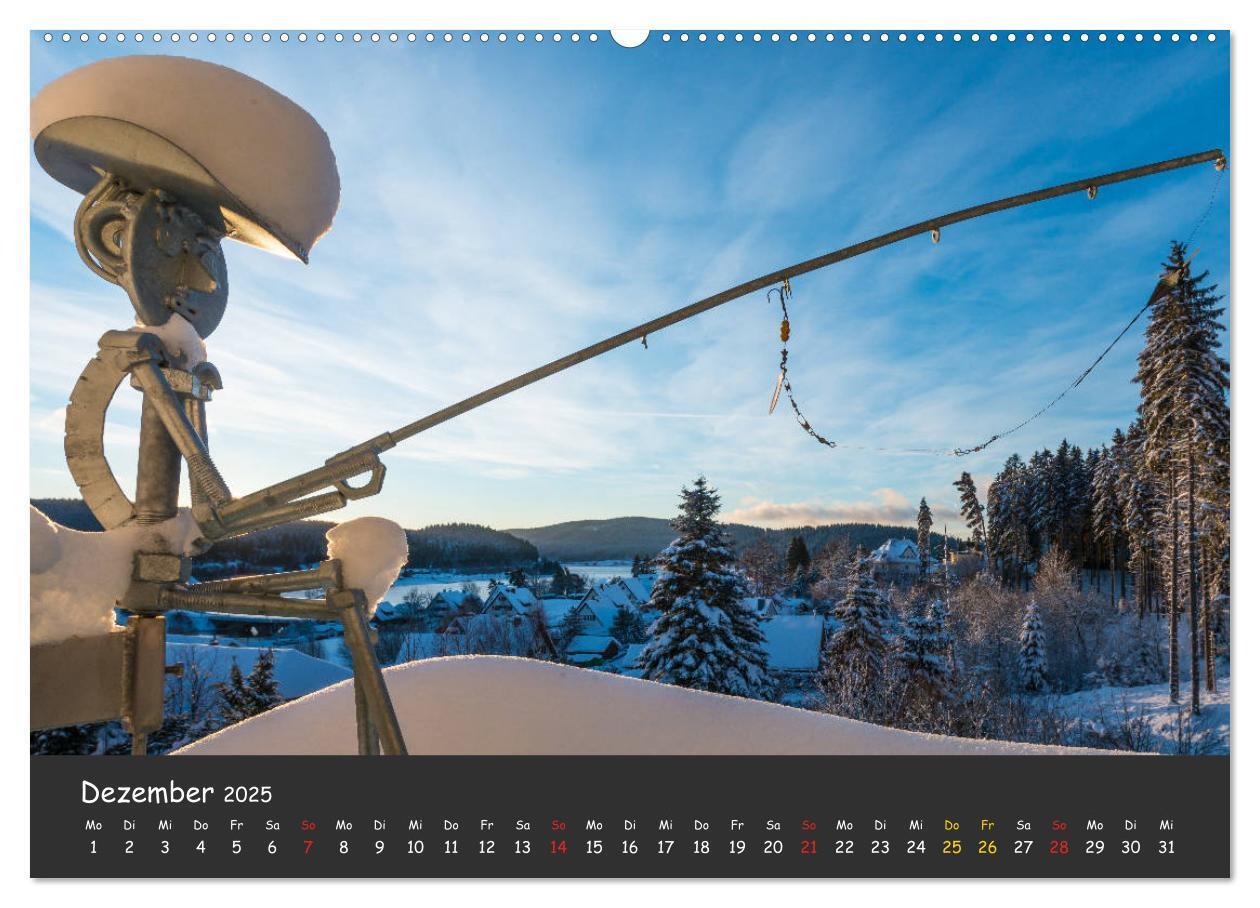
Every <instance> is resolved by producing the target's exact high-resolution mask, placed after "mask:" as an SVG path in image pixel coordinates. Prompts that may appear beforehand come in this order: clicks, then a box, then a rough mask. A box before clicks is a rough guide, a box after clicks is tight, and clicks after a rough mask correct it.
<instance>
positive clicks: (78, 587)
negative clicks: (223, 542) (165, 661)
mask: <svg viewBox="0 0 1260 908" xmlns="http://www.w3.org/2000/svg"><path fill="white" fill-rule="evenodd" d="M200 535H201V531H200V530H199V529H198V527H197V523H196V521H194V520H193V519H192V514H191V513H189V511H188V510H187V509H181V510H180V512H179V513H178V514H176V516H174V517H172V518H171V519H170V520H167V521H166V522H164V523H158V524H153V525H151V526H139V525H136V526H124V527H117V528H115V529H112V530H106V531H105V532H104V533H83V532H80V531H79V530H72V529H70V528H69V527H63V526H61V525H60V524H57V523H53V522H52V521H51V520H49V519H48V518H47V517H45V516H44V515H43V514H42V513H40V512H39V511H38V510H37V509H36V508H35V507H34V506H33V505H32V506H31V644H32V645H34V644H37V643H54V642H57V641H60V640H65V639H67V638H68V637H90V636H95V635H97V634H107V633H109V632H110V631H111V630H112V629H113V628H114V606H115V605H117V604H118V600H119V599H121V598H122V596H123V594H124V593H126V592H127V585H128V584H129V583H130V582H131V570H132V561H133V560H134V556H135V553H136V552H144V551H147V552H174V553H178V554H190V553H191V551H192V544H193V542H194V541H195V540H196V539H197V538H198V537H200Z"/></svg>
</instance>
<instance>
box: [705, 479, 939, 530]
mask: <svg viewBox="0 0 1260 908" xmlns="http://www.w3.org/2000/svg"><path fill="white" fill-rule="evenodd" d="M929 507H931V509H932V516H933V519H934V521H935V527H936V528H937V529H939V528H940V527H941V524H942V521H948V520H957V519H958V515H957V512H956V511H954V510H953V509H951V508H949V507H947V506H944V505H940V504H932V503H930V502H929ZM918 514H919V505H918V503H916V502H914V501H912V500H911V499H910V498H908V497H907V496H906V495H904V494H903V493H901V492H899V491H897V490H896V489H891V488H881V489H876V490H875V491H874V492H873V493H872V494H871V497H870V498H868V499H866V500H859V501H794V502H783V503H780V502H774V501H746V502H743V503H742V504H741V505H740V507H738V508H736V509H735V510H733V511H727V512H725V513H724V514H723V515H722V519H723V520H726V521H728V522H730V523H748V524H752V525H753V526H764V527H775V528H781V527H799V526H820V525H823V524H828V523H887V524H892V525H894V526H897V525H905V526H911V525H913V524H914V522H915V520H916V519H917V517H918Z"/></svg>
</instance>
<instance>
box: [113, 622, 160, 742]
mask: <svg viewBox="0 0 1260 908" xmlns="http://www.w3.org/2000/svg"><path fill="white" fill-rule="evenodd" d="M126 634H127V640H126V646H125V656H124V659H125V665H126V677H127V683H126V687H125V689H124V694H123V696H124V704H123V724H124V726H125V727H126V729H127V731H129V732H130V733H131V752H132V753H133V754H135V755H138V756H144V755H145V754H146V753H147V752H148V746H149V734H150V733H151V732H155V731H157V730H158V729H159V728H161V727H162V707H163V702H162V701H163V699H164V697H165V695H166V619H165V618H163V617H161V616H156V617H154V616H147V615H132V617H131V620H130V621H128V622H127V630H126Z"/></svg>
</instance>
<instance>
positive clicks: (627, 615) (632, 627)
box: [609, 605, 647, 644]
mask: <svg viewBox="0 0 1260 908" xmlns="http://www.w3.org/2000/svg"><path fill="white" fill-rule="evenodd" d="M609 633H611V634H612V635H613V637H614V638H615V639H616V640H617V641H618V642H619V643H622V644H629V643H642V642H643V641H644V640H646V639H647V628H645V627H644V626H643V615H642V614H641V613H640V612H639V610H638V609H637V608H635V607H633V606H628V605H618V606H617V614H616V615H614V616H613V623H612V627H611V628H609Z"/></svg>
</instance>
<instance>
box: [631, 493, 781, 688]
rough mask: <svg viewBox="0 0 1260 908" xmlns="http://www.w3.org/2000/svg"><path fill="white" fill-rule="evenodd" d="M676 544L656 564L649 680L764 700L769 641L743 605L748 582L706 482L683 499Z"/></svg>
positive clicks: (646, 663) (646, 652) (646, 662)
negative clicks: (656, 615) (736, 566)
mask: <svg viewBox="0 0 1260 908" xmlns="http://www.w3.org/2000/svg"><path fill="white" fill-rule="evenodd" d="M681 498H682V502H681V503H680V505H679V515H678V516H677V517H675V518H674V520H673V521H672V523H671V525H672V526H673V528H674V530H675V532H677V533H678V538H677V539H675V540H674V541H673V542H672V543H670V545H669V546H668V547H667V548H666V549H665V550H664V551H663V552H661V554H660V556H658V558H657V566H658V568H659V575H658V577H657V581H656V585H655V586H654V587H653V589H652V599H651V602H650V607H651V608H652V609H653V610H654V611H659V612H660V617H659V618H657V619H656V621H654V622H653V623H652V627H651V628H650V629H649V631H648V634H649V639H648V642H647V645H646V646H645V647H644V649H643V653H642V656H641V660H640V662H641V664H642V666H643V668H644V677H645V678H648V679H651V680H653V681H663V682H665V683H668V684H677V685H679V686H682V687H691V688H695V689H697V690H707V691H716V692H719V693H726V694H735V695H737V696H743V697H761V696H764V695H765V693H766V692H767V691H768V690H769V687H770V678H769V675H768V674H767V668H766V651H765V636H764V635H763V634H762V632H761V628H760V627H759V626H758V622H757V615H756V613H755V612H754V611H753V609H752V608H750V607H749V606H748V605H746V604H745V603H744V601H743V597H744V595H745V590H744V581H743V578H742V577H741V576H740V575H739V574H738V573H736V571H735V569H734V564H735V559H734V556H733V555H732V554H731V551H730V548H729V547H728V544H727V540H726V536H725V534H724V533H723V532H722V529H721V527H720V526H719V525H718V523H717V513H718V510H719V509H720V507H721V498H720V497H719V496H718V493H717V491H716V490H715V489H712V488H710V487H709V484H708V481H707V480H706V479H705V478H704V477H703V476H701V477H700V478H698V479H697V480H696V481H695V483H694V484H693V485H692V486H691V488H684V489H683V490H682V494H681Z"/></svg>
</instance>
